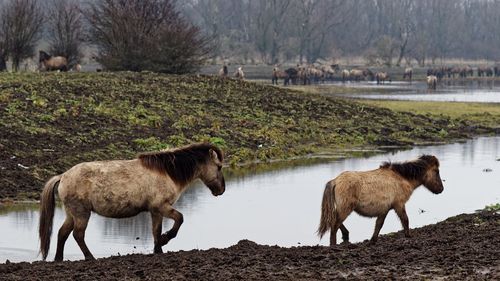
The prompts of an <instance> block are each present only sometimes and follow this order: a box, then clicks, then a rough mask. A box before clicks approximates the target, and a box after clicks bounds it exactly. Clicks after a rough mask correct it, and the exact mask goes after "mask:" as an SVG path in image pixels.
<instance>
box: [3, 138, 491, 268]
mask: <svg viewBox="0 0 500 281" xmlns="http://www.w3.org/2000/svg"><path fill="white" fill-rule="evenodd" d="M423 153H426V154H434V155H436V156H437V157H438V158H439V159H440V161H441V177H442V178H443V179H444V180H445V182H444V186H445V189H444V192H443V193H442V194H439V195H434V194H432V193H431V192H429V191H428V190H427V189H425V188H423V187H420V188H418V189H417V190H416V191H415V193H414V194H413V196H412V197H411V198H410V201H409V202H408V204H407V212H408V216H409V219H410V227H411V228H415V227H419V226H423V225H426V224H432V223H435V222H438V221H442V220H444V219H446V218H447V217H450V216H453V215H456V214H460V213H464V212H474V211H475V210H477V209H481V208H484V206H485V205H488V204H494V203H498V202H500V161H497V159H499V158H500V137H488V138H486V137H485V138H477V139H474V140H469V141H467V142H465V143H457V144H450V145H440V146H427V147H417V148H414V149H412V150H407V151H399V152H390V153H386V154H379V155H376V156H372V157H367V158H354V159H345V160H339V161H331V162H328V163H322V164H315V165H308V166H299V167H293V168H286V169H281V170H278V171H272V172H264V173H258V174H257V173H249V174H247V175H245V176H239V177H233V178H231V179H227V181H226V185H227V188H226V193H225V194H223V195H222V196H220V197H213V196H212V195H211V193H210V191H209V190H208V188H205V187H202V186H201V185H199V184H198V185H195V186H193V187H192V188H191V189H188V191H187V192H186V193H185V194H184V195H183V196H182V197H181V200H179V202H177V204H176V208H177V209H178V210H179V211H180V212H182V213H183V214H184V219H185V221H184V224H183V225H182V227H181V229H180V231H179V234H178V236H177V237H176V238H175V239H173V240H172V241H171V242H170V243H169V244H168V245H167V246H165V247H163V249H164V251H167V250H168V251H177V250H190V249H208V248H211V247H218V248H222V247H228V246H230V245H233V244H235V243H237V242H238V241H239V240H241V239H249V240H252V241H255V242H257V243H259V244H268V245H280V246H297V245H316V244H321V245H327V243H328V239H323V240H322V241H320V240H319V238H318V237H317V236H316V234H315V231H316V228H317V224H318V221H319V215H320V203H321V197H322V194H323V188H324V185H325V183H326V182H327V181H328V180H330V179H331V178H333V177H335V176H336V175H338V174H339V173H340V172H341V171H344V170H368V169H373V168H377V167H378V165H379V164H380V162H382V161H387V160H391V161H401V160H407V159H413V158H415V157H417V156H419V155H421V154H423ZM485 169H491V170H492V171H489V172H486V171H484V170H485ZM36 208H37V207H36V206H33V205H27V206H17V207H16V209H15V210H5V209H4V210H1V209H0V237H1V239H0V262H5V260H6V259H9V260H10V261H33V260H39V259H40V257H39V256H38V255H37V252H38V250H37V247H38V238H37V224H38V211H37V209H36ZM63 220H64V214H63V212H62V210H61V209H60V208H58V209H57V211H56V214H55V218H54V235H53V236H52V248H51V251H50V253H49V259H53V258H54V252H55V244H56V240H55V236H56V233H57V230H58V229H59V227H60V226H61V224H62V222H63ZM150 224H151V220H150V217H149V215H148V214H147V213H143V214H141V215H139V216H137V217H134V218H129V219H108V218H103V217H100V216H98V215H95V214H93V215H92V217H91V219H90V222H89V226H88V228H87V232H86V241H87V244H88V246H89V248H90V250H91V251H92V252H93V254H94V256H96V257H105V256H111V255H118V254H122V255H123V254H130V253H151V252H152V247H153V241H152V237H151V226H150ZM345 224H346V226H347V228H348V229H349V230H350V232H351V240H352V241H362V240H365V239H369V238H370V236H371V234H372V231H373V228H374V224H375V219H367V218H363V217H360V216H358V215H356V214H354V213H353V214H352V215H351V216H350V217H349V218H348V219H347V220H346V223H345ZM170 226H171V224H170V223H169V224H166V225H165V224H164V230H167V229H168V228H169V227H170ZM400 229H401V226H400V223H399V221H398V219H397V216H396V215H395V214H394V212H390V213H389V215H388V217H387V219H386V221H385V224H384V227H383V228H382V231H381V233H389V232H394V231H398V230H400ZM339 236H340V231H339ZM339 239H340V237H339ZM402 239H403V238H402ZM65 258H66V259H72V260H75V259H82V258H83V255H82V254H81V252H80V249H79V248H78V246H77V245H76V243H75V241H74V239H73V237H72V236H70V238H69V239H68V242H67V243H66V248H65Z"/></svg>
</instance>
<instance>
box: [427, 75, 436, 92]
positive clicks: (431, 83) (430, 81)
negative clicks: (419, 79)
mask: <svg viewBox="0 0 500 281" xmlns="http://www.w3.org/2000/svg"><path fill="white" fill-rule="evenodd" d="M437 82H438V78H437V77H436V75H429V76H427V87H428V88H429V89H432V90H436V89H437Z"/></svg>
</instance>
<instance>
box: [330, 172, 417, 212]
mask: <svg viewBox="0 0 500 281" xmlns="http://www.w3.org/2000/svg"><path fill="white" fill-rule="evenodd" d="M408 187H409V184H408V183H407V182H404V181H401V178H400V177H398V176H396V175H395V174H394V173H393V172H392V171H389V170H387V169H376V170H371V171H347V172H343V173H341V174H340V175H339V176H338V177H336V178H335V196H336V198H337V200H338V202H342V201H344V202H349V203H350V204H352V205H353V207H354V210H355V211H356V212H357V213H359V214H360V215H363V216H368V217H374V216H378V215H380V214H382V213H384V212H386V211H387V210H389V209H390V208H392V205H393V204H394V202H395V201H399V200H404V201H406V200H408V198H409V197H410V195H411V191H410V190H409V188H408Z"/></svg>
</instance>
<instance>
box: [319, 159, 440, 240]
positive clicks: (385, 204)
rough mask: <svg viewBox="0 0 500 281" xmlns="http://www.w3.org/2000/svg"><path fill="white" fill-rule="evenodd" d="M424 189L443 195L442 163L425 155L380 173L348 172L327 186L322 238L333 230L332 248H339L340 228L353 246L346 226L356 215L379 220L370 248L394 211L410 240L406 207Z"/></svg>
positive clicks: (387, 164) (388, 165)
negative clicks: (338, 235)
mask: <svg viewBox="0 0 500 281" xmlns="http://www.w3.org/2000/svg"><path fill="white" fill-rule="evenodd" d="M420 185H423V186H425V187H426V188H427V189H429V190H430V191H431V192H433V193H434V194H439V193H441V192H442V191H443V183H442V181H441V177H440V175H439V161H438V159H437V158H436V157H435V156H431V155H422V156H420V157H419V158H418V159H416V160H413V161H407V162H403V163H391V162H384V163H382V165H380V167H379V168H378V169H376V170H371V171H357V172H353V171H346V172H343V173H341V174H340V175H339V176H337V177H336V178H335V179H333V180H331V181H329V182H328V183H327V184H326V187H325V190H324V193H323V200H322V203H321V220H320V225H319V227H318V231H317V232H318V235H319V236H320V238H322V237H323V235H324V234H325V233H326V232H327V231H328V230H330V246H335V245H336V244H337V231H338V229H339V228H340V230H341V232H342V240H343V241H344V242H345V243H348V242H349V231H348V230H347V228H346V227H345V226H344V225H343V222H344V220H345V219H346V218H347V217H348V216H349V214H350V213H351V212H352V211H355V212H356V213H358V214H360V215H361V216H365V217H377V222H376V224H375V232H374V233H373V235H372V238H371V240H370V244H375V243H376V242H377V239H378V234H379V232H380V229H381V228H382V225H383V224H384V220H385V217H386V216H387V213H388V212H389V211H390V210H391V209H394V211H396V214H397V215H398V217H399V218H400V220H401V223H402V225H403V229H404V233H405V236H406V237H410V229H409V221H408V216H407V215H406V210H405V203H406V202H407V201H408V199H410V196H411V194H412V193H413V191H414V190H415V189H416V188H417V187H419V186H420Z"/></svg>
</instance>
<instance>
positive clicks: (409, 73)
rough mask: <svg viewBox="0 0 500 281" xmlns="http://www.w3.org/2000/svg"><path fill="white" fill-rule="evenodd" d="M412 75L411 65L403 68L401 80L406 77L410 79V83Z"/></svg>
mask: <svg viewBox="0 0 500 281" xmlns="http://www.w3.org/2000/svg"><path fill="white" fill-rule="evenodd" d="M412 76H413V68H411V67H407V68H405V71H404V73H403V80H405V79H408V80H410V83H411V79H412Z"/></svg>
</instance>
